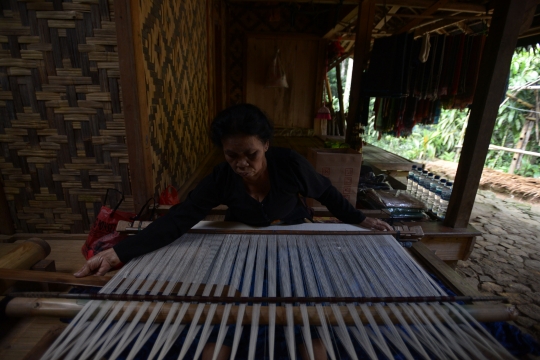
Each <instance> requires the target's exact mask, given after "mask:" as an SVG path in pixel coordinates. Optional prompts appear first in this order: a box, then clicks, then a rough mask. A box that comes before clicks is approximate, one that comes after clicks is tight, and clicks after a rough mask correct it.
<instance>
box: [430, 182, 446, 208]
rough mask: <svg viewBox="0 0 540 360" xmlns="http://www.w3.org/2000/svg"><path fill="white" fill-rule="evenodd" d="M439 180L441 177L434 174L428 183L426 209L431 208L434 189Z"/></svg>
mask: <svg viewBox="0 0 540 360" xmlns="http://www.w3.org/2000/svg"><path fill="white" fill-rule="evenodd" d="M440 182H441V177H440V176H439V175H435V176H434V177H433V181H431V183H430V184H429V193H428V198H427V202H426V206H427V209H428V210H431V209H432V208H433V200H435V190H436V189H437V185H438V184H439V183H440ZM445 182H446V180H445Z"/></svg>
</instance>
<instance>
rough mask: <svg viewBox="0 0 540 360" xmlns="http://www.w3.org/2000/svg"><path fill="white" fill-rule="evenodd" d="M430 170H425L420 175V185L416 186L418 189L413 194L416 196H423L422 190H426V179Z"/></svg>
mask: <svg viewBox="0 0 540 360" xmlns="http://www.w3.org/2000/svg"><path fill="white" fill-rule="evenodd" d="M427 174H428V171H427V170H423V171H422V175H420V176H418V185H417V186H416V191H415V192H414V193H413V194H412V195H413V196H414V197H415V198H417V199H420V197H421V196H422V191H423V190H424V181H426V177H427Z"/></svg>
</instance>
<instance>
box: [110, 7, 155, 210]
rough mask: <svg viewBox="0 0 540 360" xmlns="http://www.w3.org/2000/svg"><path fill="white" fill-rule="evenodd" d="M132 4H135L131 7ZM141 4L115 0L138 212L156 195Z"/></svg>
mask: <svg viewBox="0 0 540 360" xmlns="http://www.w3.org/2000/svg"><path fill="white" fill-rule="evenodd" d="M132 5H133V6H132ZM138 9H139V5H138V3H137V1H135V0H115V1H114V13H115V22H116V32H117V37H118V39H119V41H118V56H119V66H120V82H121V85H122V102H123V104H122V106H123V108H122V111H123V112H124V119H125V122H126V142H127V148H128V159H129V172H130V178H131V190H132V194H133V203H134V207H135V209H134V210H135V211H138V210H139V209H140V208H141V207H142V206H143V205H144V203H145V202H146V200H147V199H148V198H149V197H150V196H152V195H154V179H153V175H152V158H151V148H150V125H149V122H148V106H147V99H146V88H145V87H146V81H145V79H144V67H143V58H142V57H143V52H142V39H141V32H140V28H139V26H140V21H139V10H138Z"/></svg>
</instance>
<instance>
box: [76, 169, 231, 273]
mask: <svg viewBox="0 0 540 360" xmlns="http://www.w3.org/2000/svg"><path fill="white" fill-rule="evenodd" d="M217 179H218V174H216V169H214V173H213V174H212V175H209V176H207V177H206V178H204V179H203V180H202V181H201V183H200V184H199V185H198V186H197V187H196V188H195V189H194V190H193V191H191V192H190V193H189V195H188V198H187V199H186V200H185V201H184V202H182V203H180V204H178V205H175V206H173V207H172V208H171V209H170V210H169V211H168V212H167V214H166V215H164V216H163V217H160V218H159V219H157V220H156V221H154V222H152V224H150V225H149V226H148V227H146V228H145V229H144V230H142V231H141V232H139V233H138V234H136V235H133V236H130V237H128V238H127V239H125V240H124V241H122V242H120V243H118V244H116V245H115V246H114V247H113V248H112V249H108V250H105V251H103V252H101V253H99V254H97V255H95V256H94V257H92V258H90V259H89V260H88V261H87V262H86V264H85V265H84V266H83V268H82V269H81V270H79V271H78V272H77V273H76V274H75V276H77V277H83V276H88V275H94V274H95V275H103V274H105V273H106V272H107V271H109V270H110V269H112V268H113V267H114V266H116V265H118V264H119V263H121V262H122V263H127V262H128V261H130V260H131V259H133V258H135V257H137V256H141V255H144V254H147V253H149V252H152V251H154V250H157V249H159V248H162V247H164V246H166V245H168V244H170V243H172V242H173V241H174V240H176V239H178V238H179V237H180V236H182V235H183V234H185V233H186V232H187V231H189V229H191V228H192V227H193V226H194V225H195V224H197V223H198V222H199V221H201V220H202V219H204V218H205V216H206V215H207V214H208V213H209V211H210V210H211V209H212V208H214V207H216V206H217V205H219V204H220V203H221V198H222V196H221V195H222V191H221V189H220V187H219V186H218V185H217V183H218V182H217V181H216V180H217Z"/></svg>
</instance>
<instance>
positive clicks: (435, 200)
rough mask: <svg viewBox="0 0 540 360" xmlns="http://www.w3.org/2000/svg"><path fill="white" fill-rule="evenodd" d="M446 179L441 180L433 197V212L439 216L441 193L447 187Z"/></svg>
mask: <svg viewBox="0 0 540 360" xmlns="http://www.w3.org/2000/svg"><path fill="white" fill-rule="evenodd" d="M446 181H447V180H446V179H441V181H439V183H438V184H437V186H436V187H435V196H434V197H433V205H432V206H431V212H432V213H434V214H435V215H437V211H438V210H439V206H440V205H441V193H442V189H444V187H445V186H446Z"/></svg>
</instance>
